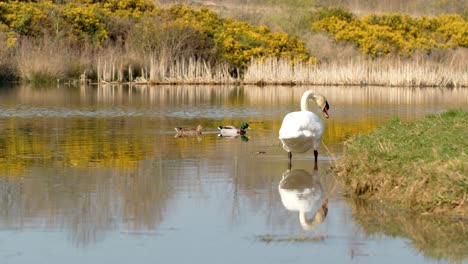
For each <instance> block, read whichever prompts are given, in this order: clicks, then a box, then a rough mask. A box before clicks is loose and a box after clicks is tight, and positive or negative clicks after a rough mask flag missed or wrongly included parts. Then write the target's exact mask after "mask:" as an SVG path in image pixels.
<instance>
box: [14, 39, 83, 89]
mask: <svg viewBox="0 0 468 264" xmlns="http://www.w3.org/2000/svg"><path fill="white" fill-rule="evenodd" d="M12 64H13V65H17V69H18V75H19V78H20V79H22V80H25V81H29V82H32V83H49V82H56V81H58V82H60V81H62V80H65V79H79V78H80V75H81V74H82V73H83V72H84V71H85V70H86V68H89V67H90V66H89V65H90V61H89V59H88V58H86V56H84V55H83V53H82V52H81V51H79V50H75V49H73V47H72V46H71V45H68V44H67V43H61V42H54V41H52V40H48V39H43V40H41V41H40V42H39V43H37V42H34V41H32V40H28V39H25V40H23V41H22V43H21V45H19V47H18V50H17V52H16V56H15V60H14V61H13V62H12Z"/></svg>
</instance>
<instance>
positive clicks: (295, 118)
mask: <svg viewBox="0 0 468 264" xmlns="http://www.w3.org/2000/svg"><path fill="white" fill-rule="evenodd" d="M311 99H312V100H314V101H315V102H316V103H317V105H318V106H319V107H320V108H322V110H323V112H324V114H325V116H326V117H328V112H327V111H326V110H328V103H327V100H326V99H325V97H323V96H321V95H317V94H314V92H312V91H306V92H305V93H304V94H303V95H302V98H301V111H297V112H291V113H288V114H287V115H286V116H285V117H284V119H283V123H282V124H281V128H280V130H279V139H280V140H281V142H282V143H283V149H284V150H286V151H287V152H288V153H303V152H306V151H308V150H309V149H311V148H313V149H314V150H317V149H318V147H319V146H320V142H321V140H322V135H323V132H324V131H325V126H324V125H323V123H322V121H321V120H320V118H319V117H318V116H317V115H316V114H314V113H313V112H311V111H310V110H311V107H310V105H309V100H311Z"/></svg>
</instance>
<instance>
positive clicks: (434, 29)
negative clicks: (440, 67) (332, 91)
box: [312, 10, 468, 57]
mask: <svg viewBox="0 0 468 264" xmlns="http://www.w3.org/2000/svg"><path fill="white" fill-rule="evenodd" d="M312 29H313V30H324V31H326V32H328V33H330V34H331V35H332V36H333V37H334V39H335V40H336V41H339V40H343V41H350V42H353V43H355V44H356V46H357V47H359V49H360V50H361V52H362V53H364V54H368V55H370V56H372V57H380V56H386V55H390V54H398V55H401V56H411V55H412V54H413V53H414V51H415V50H425V51H428V52H429V51H431V50H433V49H438V48H441V49H447V48H453V47H468V21H466V20H465V19H464V18H463V17H462V16H460V15H440V16H438V17H426V16H422V17H411V16H409V15H404V14H393V13H389V14H381V15H376V14H371V15H368V16H364V17H362V18H361V19H359V18H357V17H356V16H354V15H352V14H351V13H349V12H348V13H347V11H344V10H338V11H337V10H325V11H323V10H322V11H321V13H320V15H319V18H318V19H317V20H316V21H314V22H313V23H312Z"/></svg>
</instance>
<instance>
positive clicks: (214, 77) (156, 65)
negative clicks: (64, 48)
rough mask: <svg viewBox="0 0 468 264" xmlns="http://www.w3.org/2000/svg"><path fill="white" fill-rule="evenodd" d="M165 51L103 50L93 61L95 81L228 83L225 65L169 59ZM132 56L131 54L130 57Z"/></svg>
mask: <svg viewBox="0 0 468 264" xmlns="http://www.w3.org/2000/svg"><path fill="white" fill-rule="evenodd" d="M165 54H166V53H159V54H156V53H154V52H147V53H145V52H141V53H139V52H132V51H128V52H123V53H120V54H117V53H116V52H115V51H114V52H108V53H105V54H104V53H103V54H101V55H100V56H98V60H97V64H96V65H97V66H96V67H97V69H96V71H97V80H98V82H119V83H121V82H134V83H137V84H138V83H145V84H150V83H153V84H157V83H198V84H202V83H206V84H219V83H232V82H235V81H237V80H236V79H235V78H233V77H231V76H230V74H229V67H228V65H227V64H223V63H220V64H217V65H211V64H209V63H207V62H206V61H204V60H201V59H196V58H194V57H190V58H184V57H179V58H170V57H169V56H166V55H165ZM130 55H133V56H130Z"/></svg>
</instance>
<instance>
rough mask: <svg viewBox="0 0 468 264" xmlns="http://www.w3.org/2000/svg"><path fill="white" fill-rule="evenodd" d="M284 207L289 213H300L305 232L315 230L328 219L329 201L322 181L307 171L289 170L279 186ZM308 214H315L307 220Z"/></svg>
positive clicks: (284, 174) (300, 220)
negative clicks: (325, 196)
mask: <svg viewBox="0 0 468 264" xmlns="http://www.w3.org/2000/svg"><path fill="white" fill-rule="evenodd" d="M278 191H279V194H280V197H281V202H282V203H283V206H284V207H285V208H286V209H287V210H289V211H297V212H299V222H300V224H301V226H302V228H303V229H304V230H313V229H315V228H316V227H317V226H318V225H320V224H321V223H322V222H323V221H324V220H325V217H327V213H328V199H324V198H323V196H324V194H323V193H324V192H323V189H322V185H321V183H320V180H319V179H318V177H317V176H316V175H311V174H310V173H308V172H307V171H305V170H289V169H288V170H287V171H285V172H284V173H283V177H282V179H281V181H280V183H279V184H278ZM308 213H313V215H312V217H310V218H309V219H308V218H307V214H308Z"/></svg>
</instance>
